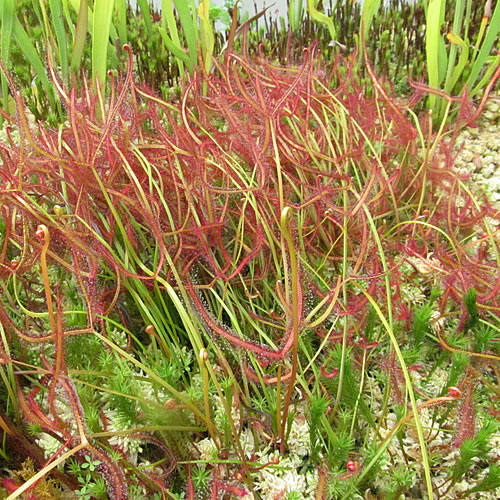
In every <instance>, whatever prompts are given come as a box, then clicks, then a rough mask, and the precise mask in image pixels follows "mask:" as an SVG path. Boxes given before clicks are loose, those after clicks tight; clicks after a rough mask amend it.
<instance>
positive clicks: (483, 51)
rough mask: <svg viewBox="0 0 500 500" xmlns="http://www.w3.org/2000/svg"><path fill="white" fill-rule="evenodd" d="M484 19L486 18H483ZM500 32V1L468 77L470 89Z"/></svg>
mask: <svg viewBox="0 0 500 500" xmlns="http://www.w3.org/2000/svg"><path fill="white" fill-rule="evenodd" d="M483 19H484V18H483ZM499 33H500V2H497V3H496V6H495V11H494V12H493V16H492V17H491V21H490V24H489V27H488V29H487V31H486V35H485V37H484V42H483V43H482V45H481V48H480V49H479V54H478V55H477V57H476V60H475V61H474V64H473V65H472V69H471V72H470V75H469V78H468V79H467V82H466V84H465V85H466V86H467V88H468V89H471V88H472V86H473V85H474V84H475V83H476V80H477V78H478V76H479V74H480V72H481V69H482V68H483V66H484V65H485V64H486V62H487V60H488V57H489V56H490V52H491V49H492V47H493V45H494V44H495V41H496V40H498V35H499Z"/></svg>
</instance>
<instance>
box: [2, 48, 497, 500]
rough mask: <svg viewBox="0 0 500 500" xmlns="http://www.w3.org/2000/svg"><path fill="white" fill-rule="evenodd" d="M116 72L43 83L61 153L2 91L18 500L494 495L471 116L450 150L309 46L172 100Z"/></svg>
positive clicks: (482, 199) (463, 116)
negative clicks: (62, 112)
mask: <svg viewBox="0 0 500 500" xmlns="http://www.w3.org/2000/svg"><path fill="white" fill-rule="evenodd" d="M124 50H125V51H126V52H128V54H129V63H128V70H127V72H126V74H125V75H123V76H122V77H119V78H115V77H113V76H110V77H109V81H108V83H109V88H110V93H109V96H108V95H103V94H101V93H100V91H99V88H98V87H97V88H96V87H92V85H91V84H90V83H88V82H87V81H84V85H83V87H82V91H77V90H75V89H67V88H66V87H65V86H64V85H62V83H61V82H60V80H59V79H58V77H57V75H56V74H55V72H54V71H51V75H52V82H53V84H54V86H55V88H56V89H57V90H58V93H59V98H60V100H61V102H62V103H63V105H64V106H65V109H66V110H67V120H66V122H65V123H63V124H61V125H60V126H59V127H58V128H55V129H54V128H50V127H45V126H44V123H32V121H30V118H29V116H28V115H27V113H26V109H25V106H24V104H23V100H22V95H21V92H20V91H19V90H18V89H17V88H16V87H15V85H14V82H12V81H10V87H11V92H12V94H13V96H14V97H15V101H16V110H17V114H16V118H13V117H11V116H9V115H8V114H6V113H3V116H4V119H5V121H6V122H7V123H8V124H7V126H6V127H5V129H4V132H5V133H4V137H3V139H2V141H1V142H0V158H1V162H2V168H1V171H0V213H1V219H0V220H1V225H0V244H1V247H0V248H1V249H0V283H1V286H2V295H1V300H0V320H1V329H0V334H1V336H0V338H1V344H0V363H1V364H0V376H1V381H2V385H1V392H0V397H1V398H2V406H1V413H0V427H1V429H2V435H3V446H2V449H1V453H2V458H3V460H5V461H6V464H7V467H4V470H5V471H7V472H6V475H5V477H4V478H3V479H2V483H1V485H2V487H3V490H4V492H5V493H6V494H7V495H8V496H7V498H9V499H14V498H18V497H21V495H23V494H25V495H31V498H54V496H52V497H47V496H41V495H45V494H49V493H47V492H48V491H50V492H51V493H50V494H51V495H55V498H58V496H57V495H59V497H60V498H63V495H65V494H66V492H67V491H68V490H72V491H74V492H75V493H76V494H77V495H78V496H79V497H81V498H82V497H84V498H91V497H96V498H110V499H127V498H130V499H140V498H189V499H195V498H196V499H198V498H211V499H216V498H245V499H247V500H249V499H251V498H254V499H257V498H263V499H277V498H288V499H292V498H307V499H322V498H324V499H334V498H345V499H351V498H364V497H362V496H361V495H365V494H366V495H371V496H370V498H387V499H391V498H394V499H396V498H400V495H401V494H409V495H412V496H413V497H416V498H424V497H425V498H448V497H449V498H461V497H465V496H467V495H473V494H476V492H482V491H487V490H491V491H493V494H494V491H495V488H497V489H498V487H499V486H500V468H499V467H498V466H497V465H495V462H496V461H497V460H498V458H499V457H498V453H499V451H498V445H497V446H495V443H498V409H497V407H496V406H495V405H496V400H497V399H498V396H499V392H500V389H499V385H498V380H499V371H498V360H499V356H500V348H499V342H498V332H499V324H500V323H499V321H498V316H499V313H500V304H499V297H500V293H499V290H500V275H499V273H498V268H499V267H500V253H499V245H498V231H499V224H500V214H499V211H498V209H496V208H495V207H494V206H493V205H492V204H491V203H490V202H489V200H488V198H487V196H486V195H484V194H482V193H481V192H480V191H479V190H477V189H475V188H473V187H472V186H470V185H469V184H468V182H467V178H466V177H465V176H463V175H461V174H459V173H458V172H457V171H456V170H455V169H454V160H455V155H456V151H455V149H454V143H455V140H456V137H457V133H458V131H459V129H460V128H461V127H464V126H470V125H474V123H475V121H476V120H477V118H478V116H479V114H480V112H481V107H479V108H477V109H474V108H473V107H472V106H471V105H470V103H469V102H468V100H467V97H466V96H464V97H463V99H462V101H461V103H460V104H461V107H460V113H459V115H458V119H457V123H456V124H455V125H454V126H453V127H448V128H447V127H445V125H444V122H443V124H442V125H441V127H439V128H438V129H437V130H435V129H433V125H432V117H428V116H426V115H423V116H416V115H415V113H414V112H413V111H412V109H413V107H414V106H415V104H416V102H417V101H418V100H419V99H420V98H421V97H422V92H423V90H422V88H420V87H418V88H416V90H415V94H413V95H411V96H410V97H408V98H407V99H401V98H395V97H394V96H393V93H392V90H391V87H390V85H389V84H388V83H387V82H384V81H381V80H379V79H378V78H377V76H376V75H375V73H374V71H373V70H372V68H371V66H370V64H369V62H366V68H367V71H368V74H369V76H370V82H369V83H367V82H365V83H361V82H360V79H359V78H358V75H357V72H356V67H357V65H356V61H355V56H352V57H349V58H341V57H338V58H337V59H336V60H335V62H334V64H332V65H330V66H329V67H325V66H323V65H322V64H321V62H318V61H319V59H318V57H317V52H316V50H317V49H316V47H315V46H314V45H313V46H311V47H309V48H307V49H305V50H304V52H303V60H302V62H301V64H300V65H298V66H278V65H277V64H275V63H273V62H272V61H270V60H267V59H265V58H263V57H249V56H248V55H246V54H245V53H243V54H240V53H235V52H234V51H232V50H231V47H228V49H227V50H226V52H225V53H224V57H223V58H221V60H219V61H216V62H214V69H213V71H212V72H211V73H210V74H207V73H206V72H205V71H203V69H199V70H198V71H195V72H194V74H193V76H192V77H191V78H190V79H189V80H188V83H187V84H186V86H185V88H184V89H183V92H182V94H181V96H180V98H179V99H178V100H173V101H165V100H163V99H162V98H160V97H159V96H158V95H157V94H156V93H155V92H153V91H152V90H150V89H148V88H146V87H145V86H143V85H141V84H139V83H137V82H135V81H134V78H133V72H132V54H131V52H130V49H129V47H128V46H125V47H124ZM6 76H7V78H9V77H8V75H6ZM493 83H494V82H493V80H492V83H491V85H490V86H488V87H487V91H489V90H490V89H491V86H492V85H493ZM453 102H456V101H453ZM450 105H451V101H450ZM28 457H31V458H32V460H33V462H32V463H31V464H27V463H26V460H27V459H28ZM23 464H24V465H23ZM20 471H22V474H21V472H20ZM464 483H465V485H466V486H465V487H464ZM54 491H55V492H54ZM497 491H498V490H497ZM457 492H458V493H457ZM447 495H460V496H454V497H451V496H448V497H447Z"/></svg>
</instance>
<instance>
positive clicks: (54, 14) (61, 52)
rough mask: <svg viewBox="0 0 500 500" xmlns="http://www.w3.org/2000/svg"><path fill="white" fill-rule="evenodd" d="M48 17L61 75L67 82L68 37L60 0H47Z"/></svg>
mask: <svg viewBox="0 0 500 500" xmlns="http://www.w3.org/2000/svg"><path fill="white" fill-rule="evenodd" d="M49 7H50V14H51V15H50V19H51V21H52V26H53V28H54V32H55V35H56V40H57V52H58V58H59V63H60V65H61V72H62V77H63V80H64V82H65V83H67V82H68V71H69V67H68V66H69V62H68V61H69V58H68V37H67V36H66V28H65V26H64V16H63V8H62V3H61V0H49Z"/></svg>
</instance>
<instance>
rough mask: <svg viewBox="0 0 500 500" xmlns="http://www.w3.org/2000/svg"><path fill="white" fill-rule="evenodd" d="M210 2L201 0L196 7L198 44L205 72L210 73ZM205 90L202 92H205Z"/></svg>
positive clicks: (213, 40)
mask: <svg viewBox="0 0 500 500" xmlns="http://www.w3.org/2000/svg"><path fill="white" fill-rule="evenodd" d="M209 9H210V1H209V0H202V1H201V3H200V6H199V7H198V17H199V18H200V44H201V53H202V55H203V62H204V64H205V71H206V72H207V73H209V72H210V67H211V66H212V54H213V53H214V45H215V38H214V30H213V25H212V21H211V20H210V17H209ZM205 91H206V90H204V92H205Z"/></svg>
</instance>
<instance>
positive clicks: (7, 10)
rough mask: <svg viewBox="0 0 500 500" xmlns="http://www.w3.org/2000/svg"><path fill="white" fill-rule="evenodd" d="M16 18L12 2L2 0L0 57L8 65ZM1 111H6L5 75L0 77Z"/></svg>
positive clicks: (0, 12) (7, 102) (7, 93)
mask: <svg viewBox="0 0 500 500" xmlns="http://www.w3.org/2000/svg"><path fill="white" fill-rule="evenodd" d="M15 18H16V13H15V8H14V0H4V1H3V2H1V3H0V21H1V26H0V56H1V58H2V61H3V62H4V64H6V65H8V63H9V56H10V44H11V40H12V32H13V30H14V20H15ZM0 78H1V82H2V101H3V105H2V107H3V109H4V110H7V109H8V104H9V86H8V84H7V79H6V78H5V75H3V74H2V75H1V76H0Z"/></svg>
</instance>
